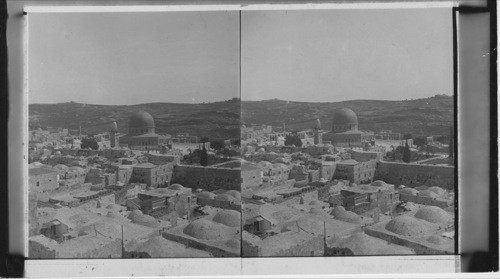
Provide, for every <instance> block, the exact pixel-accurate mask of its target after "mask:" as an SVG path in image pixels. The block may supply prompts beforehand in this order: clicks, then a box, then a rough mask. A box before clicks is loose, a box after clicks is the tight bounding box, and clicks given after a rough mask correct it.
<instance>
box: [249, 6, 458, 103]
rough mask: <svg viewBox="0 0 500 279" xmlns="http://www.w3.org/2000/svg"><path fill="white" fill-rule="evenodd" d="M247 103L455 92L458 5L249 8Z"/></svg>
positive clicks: (413, 96) (398, 97)
mask: <svg viewBox="0 0 500 279" xmlns="http://www.w3.org/2000/svg"><path fill="white" fill-rule="evenodd" d="M241 28H242V29H241V30H242V32H241V36H242V39H241V40H242V42H241V49H242V61H241V65H242V73H241V84H242V85H241V86H242V90H241V98H242V99H243V100H267V99H274V98H278V99H282V100H290V101H306V102H336V101H344V100H356V99H376V100H404V99H417V98H425V97H430V96H434V95H436V94H446V95H453V33H452V11H451V8H447V9H444V8H434V9H429V8H427V9H386V10H383V9H373V10H321V11H319V10H306V11H243V12H242V19H241Z"/></svg>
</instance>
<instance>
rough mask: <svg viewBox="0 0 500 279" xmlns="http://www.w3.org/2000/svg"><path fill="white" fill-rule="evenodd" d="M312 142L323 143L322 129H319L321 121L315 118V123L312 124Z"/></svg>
mask: <svg viewBox="0 0 500 279" xmlns="http://www.w3.org/2000/svg"><path fill="white" fill-rule="evenodd" d="M313 130H314V144H315V145H317V144H323V130H322V129H321V121H320V120H319V118H318V119H316V125H314V128H313Z"/></svg>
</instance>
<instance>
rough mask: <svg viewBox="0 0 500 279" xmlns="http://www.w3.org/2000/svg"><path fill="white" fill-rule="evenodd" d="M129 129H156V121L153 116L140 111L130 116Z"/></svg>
mask: <svg viewBox="0 0 500 279" xmlns="http://www.w3.org/2000/svg"><path fill="white" fill-rule="evenodd" d="M128 125H129V127H137V128H139V127H140V128H142V127H144V128H146V127H154V126H155V121H154V119H153V116H151V114H149V113H147V112H145V111H142V110H141V111H138V112H135V113H134V114H132V116H130V122H129V124H128Z"/></svg>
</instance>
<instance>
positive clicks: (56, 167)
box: [28, 11, 241, 258]
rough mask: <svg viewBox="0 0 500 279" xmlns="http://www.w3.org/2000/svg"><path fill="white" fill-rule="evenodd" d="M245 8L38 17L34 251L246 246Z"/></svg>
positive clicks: (215, 253) (34, 254) (33, 30)
mask: <svg viewBox="0 0 500 279" xmlns="http://www.w3.org/2000/svg"><path fill="white" fill-rule="evenodd" d="M239 53H240V51H239V18H238V12H225V11H217V12H169V13H71V14H64V13H62V14H34V15H29V73H30V79H29V86H30V89H29V103H30V104H29V154H28V155H29V257H30V258H150V257H179V258H187V257H199V258H201V257H238V256H240V251H241V248H240V247H241V245H240V240H241V226H240V222H241V214H240V211H241V206H240V204H241V202H240V171H239V170H240V166H239V155H240V151H239V146H240V143H239V137H240V101H239Z"/></svg>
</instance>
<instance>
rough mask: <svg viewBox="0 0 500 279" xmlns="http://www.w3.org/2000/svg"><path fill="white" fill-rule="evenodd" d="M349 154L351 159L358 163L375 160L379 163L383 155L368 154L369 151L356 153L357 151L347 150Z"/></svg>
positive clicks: (377, 153) (378, 153) (376, 153)
mask: <svg viewBox="0 0 500 279" xmlns="http://www.w3.org/2000/svg"><path fill="white" fill-rule="evenodd" d="M349 153H351V158H352V159H354V160H356V161H358V162H365V161H368V160H377V161H380V160H382V158H383V155H384V154H383V153H381V152H369V151H357V150H349Z"/></svg>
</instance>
